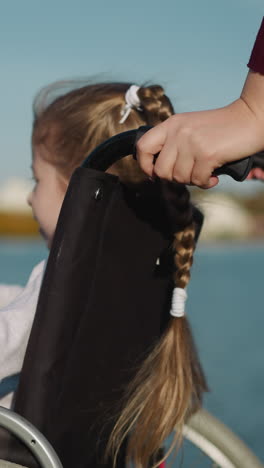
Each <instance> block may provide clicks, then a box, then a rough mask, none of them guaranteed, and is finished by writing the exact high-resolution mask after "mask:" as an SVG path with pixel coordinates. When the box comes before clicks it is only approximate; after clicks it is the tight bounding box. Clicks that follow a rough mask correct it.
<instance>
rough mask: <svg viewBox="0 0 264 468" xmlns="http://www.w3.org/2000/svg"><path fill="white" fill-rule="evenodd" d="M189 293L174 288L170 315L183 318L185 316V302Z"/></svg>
mask: <svg viewBox="0 0 264 468" xmlns="http://www.w3.org/2000/svg"><path fill="white" fill-rule="evenodd" d="M186 299H187V293H186V291H185V289H183V288H174V289H173V293H172V300H171V310H170V314H171V315H172V316H173V317H183V316H184V315H185V302H186Z"/></svg>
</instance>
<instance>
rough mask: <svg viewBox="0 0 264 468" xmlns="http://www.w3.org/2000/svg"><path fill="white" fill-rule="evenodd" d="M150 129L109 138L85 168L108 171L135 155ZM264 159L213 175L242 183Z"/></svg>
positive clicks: (231, 166) (232, 165)
mask: <svg viewBox="0 0 264 468" xmlns="http://www.w3.org/2000/svg"><path fill="white" fill-rule="evenodd" d="M150 129H151V127H149V126H143V127H139V128H138V129H137V130H129V131H127V132H123V133H119V134H118V135H115V136H113V137H112V138H109V139H108V140H106V141H105V142H103V143H102V144H101V145H99V146H97V147H96V148H95V149H94V150H93V151H92V152H91V153H90V155H89V156H88V157H87V158H86V159H85V161H84V162H83V167H88V168H91V169H97V170H100V171H106V170H107V169H108V168H109V167H110V166H112V164H114V163H115V162H116V161H118V160H119V159H122V158H123V157H125V156H128V155H129V154H133V155H135V153H136V143H137V141H138V140H139V138H141V136H142V135H144V133H146V132H147V131H148V130H150ZM262 157H263V165H264V153H263V152H262V153H257V154H255V155H252V156H248V157H246V158H243V159H240V160H238V161H235V162H232V163H228V164H225V165H224V166H222V167H219V168H218V169H216V170H215V171H214V173H213V174H214V175H217V176H218V175H222V174H226V175H229V176H230V177H232V178H233V179H235V180H236V181H238V182H242V181H243V180H245V179H246V177H247V175H248V173H249V171H250V169H251V168H252V165H254V158H258V159H259V158H262Z"/></svg>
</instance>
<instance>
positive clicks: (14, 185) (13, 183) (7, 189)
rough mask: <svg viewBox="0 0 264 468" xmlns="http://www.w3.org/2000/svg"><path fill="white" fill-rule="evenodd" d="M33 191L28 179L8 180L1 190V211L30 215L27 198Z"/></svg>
mask: <svg viewBox="0 0 264 468" xmlns="http://www.w3.org/2000/svg"><path fill="white" fill-rule="evenodd" d="M31 190H32V182H31V181H27V180H26V179H19V178H15V177H14V178H12V179H8V180H7V181H6V182H4V184H2V186H1V188H0V211H1V212H9V213H11V212H15V213H30V212H31V208H30V207H29V206H28V204H27V197H28V194H29V193H30V191H31Z"/></svg>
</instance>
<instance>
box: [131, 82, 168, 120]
mask: <svg viewBox="0 0 264 468" xmlns="http://www.w3.org/2000/svg"><path fill="white" fill-rule="evenodd" d="M138 96H139V98H140V106H141V108H142V110H143V114H144V118H145V120H146V124H147V125H157V124H158V123H160V122H163V121H164V120H166V119H168V118H169V117H170V116H171V115H172V114H173V113H174V110H173V107H172V104H171V102H170V100H169V98H168V97H167V96H166V94H165V93H164V89H163V88H162V87H161V86H158V85H153V86H148V87H146V88H140V89H139V90H138Z"/></svg>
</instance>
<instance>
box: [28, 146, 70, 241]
mask: <svg viewBox="0 0 264 468" xmlns="http://www.w3.org/2000/svg"><path fill="white" fill-rule="evenodd" d="M32 171H33V177H34V180H35V186H34V188H33V190H32V192H31V193H30V194H29V196H28V204H29V205H30V206H31V208H32V212H33V217H34V218H35V219H36V221H37V222H38V224H39V228H40V229H39V230H40V233H41V235H42V236H43V237H44V239H45V241H46V243H47V246H48V247H49V248H50V246H51V243H52V238H53V235H54V231H55V228H56V224H57V221H58V217H59V213H60V209H61V205H62V202H63V199H64V196H65V193H66V188H67V184H66V183H65V181H64V183H63V182H62V177H61V176H60V175H59V173H58V171H57V169H56V168H55V166H52V165H51V164H50V163H48V162H47V161H45V159H44V158H42V157H41V149H36V150H35V151H34V156H33V163H32ZM64 186H65V189H64Z"/></svg>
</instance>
